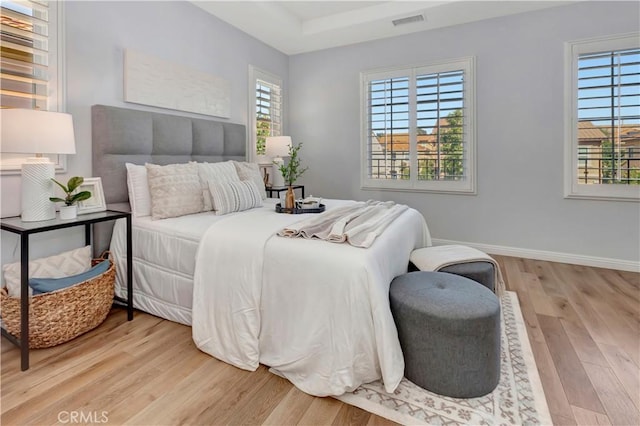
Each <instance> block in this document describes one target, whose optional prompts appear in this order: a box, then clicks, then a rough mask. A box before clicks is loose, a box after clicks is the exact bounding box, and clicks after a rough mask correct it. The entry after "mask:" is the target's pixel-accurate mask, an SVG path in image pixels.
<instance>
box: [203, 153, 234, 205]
mask: <svg viewBox="0 0 640 426" xmlns="http://www.w3.org/2000/svg"><path fill="white" fill-rule="evenodd" d="M197 164H198V175H199V177H200V185H201V186H202V197H203V201H204V209H203V210H202V211H205V212H208V211H211V210H212V209H213V207H212V205H211V194H210V193H209V181H213V182H239V181H240V177H239V176H238V173H237V172H236V167H235V166H234V165H233V162H232V161H225V162H223V163H197Z"/></svg>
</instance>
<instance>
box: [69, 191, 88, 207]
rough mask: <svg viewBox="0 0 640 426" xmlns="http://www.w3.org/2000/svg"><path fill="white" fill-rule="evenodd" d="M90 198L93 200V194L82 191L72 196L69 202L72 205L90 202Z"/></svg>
mask: <svg viewBox="0 0 640 426" xmlns="http://www.w3.org/2000/svg"><path fill="white" fill-rule="evenodd" d="M89 198H91V193H90V192H89V191H82V192H78V193H77V194H74V195H72V196H71V199H70V200H69V201H70V202H71V205H73V203H77V202H78V201H84V200H88V199H89Z"/></svg>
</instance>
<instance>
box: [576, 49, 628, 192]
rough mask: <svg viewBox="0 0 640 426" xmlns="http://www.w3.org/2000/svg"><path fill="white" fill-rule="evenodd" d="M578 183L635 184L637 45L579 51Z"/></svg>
mask: <svg viewBox="0 0 640 426" xmlns="http://www.w3.org/2000/svg"><path fill="white" fill-rule="evenodd" d="M577 89H578V92H577V93H578V99H577V100H578V129H577V135H578V138H577V139H578V152H576V153H575V154H574V155H577V156H578V170H577V173H578V182H579V183H583V184H609V183H622V184H640V49H637V48H636V49H625V50H613V51H605V52H597V53H586V54H581V55H579V56H578V87H577Z"/></svg>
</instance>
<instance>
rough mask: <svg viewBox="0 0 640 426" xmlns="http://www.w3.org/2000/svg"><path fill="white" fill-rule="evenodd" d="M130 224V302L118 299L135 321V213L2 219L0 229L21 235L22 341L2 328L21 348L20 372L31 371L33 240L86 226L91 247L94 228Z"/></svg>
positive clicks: (128, 265)
mask: <svg viewBox="0 0 640 426" xmlns="http://www.w3.org/2000/svg"><path fill="white" fill-rule="evenodd" d="M123 218H124V219H126V220H127V299H126V300H125V299H122V298H120V297H115V300H117V301H119V302H121V303H125V304H126V307H127V320H129V321H131V320H132V319H133V272H132V270H131V260H132V251H131V213H127V212H118V211H114V210H107V211H103V212H97V213H88V214H83V215H79V216H78V217H77V218H76V219H71V220H61V219H60V218H59V216H57V217H56V218H55V219H51V220H43V221H38V222H23V221H22V220H21V219H20V216H14V217H7V218H2V219H0V229H2V230H3V231H8V232H11V233H14V234H18V235H20V336H21V337H20V338H17V337H16V336H14V335H12V334H10V333H9V332H8V331H7V330H5V329H4V328H2V335H3V336H4V337H6V338H7V339H8V340H9V341H11V342H12V343H13V344H15V345H16V346H18V347H19V348H20V360H21V363H20V368H21V370H22V371H25V370H28V369H29V236H30V235H31V234H38V233H41V232H47V231H54V230H57V229H64V228H72V227H75V226H81V225H84V239H85V244H86V245H91V236H92V235H91V225H92V224H94V223H98V222H107V221H111V220H117V219H123Z"/></svg>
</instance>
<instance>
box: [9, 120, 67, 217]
mask: <svg viewBox="0 0 640 426" xmlns="http://www.w3.org/2000/svg"><path fill="white" fill-rule="evenodd" d="M0 127H1V128H2V129H1V130H2V131H1V135H2V137H1V138H0V151H1V152H3V153H18V154H34V153H35V155H36V156H35V157H30V158H27V159H26V161H25V162H24V163H23V164H22V214H21V216H22V220H23V221H24V222H36V221H40V220H50V219H54V218H55V217H56V210H55V204H54V203H52V202H51V201H49V197H51V196H53V182H52V181H51V178H53V177H54V176H55V164H53V163H52V162H51V161H50V160H49V158H47V157H44V156H43V154H75V153H76V145H75V139H74V134H73V120H72V117H71V114H66V113H61V112H51V111H40V110H32V109H2V110H0Z"/></svg>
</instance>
